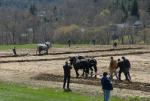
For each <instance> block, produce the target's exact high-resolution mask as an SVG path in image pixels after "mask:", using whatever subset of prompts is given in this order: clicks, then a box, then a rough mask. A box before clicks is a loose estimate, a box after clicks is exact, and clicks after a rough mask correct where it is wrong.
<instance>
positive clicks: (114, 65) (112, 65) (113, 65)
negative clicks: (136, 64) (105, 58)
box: [109, 57, 118, 79]
mask: <svg viewBox="0 0 150 101" xmlns="http://www.w3.org/2000/svg"><path fill="white" fill-rule="evenodd" d="M110 59H111V60H110V64H109V73H110V79H113V74H115V76H116V78H117V79H118V76H117V72H116V70H117V61H116V60H114V58H113V57H110Z"/></svg>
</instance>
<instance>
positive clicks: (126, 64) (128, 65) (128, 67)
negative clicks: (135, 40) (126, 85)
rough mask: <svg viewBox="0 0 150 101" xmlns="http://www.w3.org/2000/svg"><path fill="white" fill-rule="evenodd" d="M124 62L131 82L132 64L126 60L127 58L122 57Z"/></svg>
mask: <svg viewBox="0 0 150 101" xmlns="http://www.w3.org/2000/svg"><path fill="white" fill-rule="evenodd" d="M122 59H123V62H124V66H125V71H126V73H127V77H128V79H127V80H128V81H131V76H130V72H129V71H130V68H131V64H130V61H129V60H128V59H126V58H125V57H122Z"/></svg>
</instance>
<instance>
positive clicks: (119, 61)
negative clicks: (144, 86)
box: [117, 59, 128, 80]
mask: <svg viewBox="0 0 150 101" xmlns="http://www.w3.org/2000/svg"><path fill="white" fill-rule="evenodd" d="M117 67H119V80H121V74H122V72H123V73H124V75H125V78H126V80H128V76H127V72H126V69H125V65H124V62H123V61H121V60H120V59H118V66H117Z"/></svg>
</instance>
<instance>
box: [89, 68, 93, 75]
mask: <svg viewBox="0 0 150 101" xmlns="http://www.w3.org/2000/svg"><path fill="white" fill-rule="evenodd" d="M90 70H91V77H92V76H93V68H92V67H90Z"/></svg>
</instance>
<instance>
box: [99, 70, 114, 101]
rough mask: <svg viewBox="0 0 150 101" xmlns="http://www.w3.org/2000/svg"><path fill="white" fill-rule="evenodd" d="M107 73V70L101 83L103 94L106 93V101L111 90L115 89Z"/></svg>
mask: <svg viewBox="0 0 150 101" xmlns="http://www.w3.org/2000/svg"><path fill="white" fill-rule="evenodd" d="M107 75H108V74H107V72H104V73H103V77H102V79H101V85H102V89H103V94H104V101H108V100H109V96H110V91H111V90H113V86H112V83H111V81H110V80H109V78H108V77H107Z"/></svg>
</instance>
